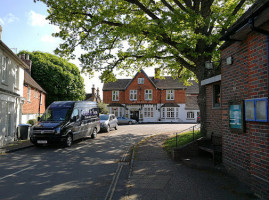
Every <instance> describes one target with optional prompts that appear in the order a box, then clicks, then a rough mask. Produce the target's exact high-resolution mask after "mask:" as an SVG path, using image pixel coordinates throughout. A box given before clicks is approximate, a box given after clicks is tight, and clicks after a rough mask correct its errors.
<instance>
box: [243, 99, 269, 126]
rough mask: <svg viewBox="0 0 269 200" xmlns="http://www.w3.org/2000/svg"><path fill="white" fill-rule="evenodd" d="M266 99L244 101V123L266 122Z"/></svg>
mask: <svg viewBox="0 0 269 200" xmlns="http://www.w3.org/2000/svg"><path fill="white" fill-rule="evenodd" d="M267 109H268V99H267V98H260V99H248V100H245V112H246V114H245V119H246V121H257V122H267V121H268V111H267Z"/></svg>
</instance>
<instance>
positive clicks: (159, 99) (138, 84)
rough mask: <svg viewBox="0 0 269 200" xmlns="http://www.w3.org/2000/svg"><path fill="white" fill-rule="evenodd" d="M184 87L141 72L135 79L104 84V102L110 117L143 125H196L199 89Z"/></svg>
mask: <svg viewBox="0 0 269 200" xmlns="http://www.w3.org/2000/svg"><path fill="white" fill-rule="evenodd" d="M191 82H192V84H193V85H192V86H188V87H186V86H184V85H183V83H181V82H179V80H178V79H173V78H172V77H165V79H155V78H154V77H148V76H147V74H146V73H145V72H144V71H143V70H141V71H140V72H138V73H137V74H136V75H135V76H134V78H133V79H118V80H117V81H116V82H110V83H105V84H104V87H103V101H104V103H106V104H109V105H108V106H109V109H110V112H111V113H114V114H115V115H116V116H126V117H130V118H133V119H136V120H137V121H143V122H157V121H162V122H196V119H197V114H198V115H199V109H198V105H197V95H198V85H197V83H196V82H195V81H191Z"/></svg>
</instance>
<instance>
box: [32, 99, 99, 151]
mask: <svg viewBox="0 0 269 200" xmlns="http://www.w3.org/2000/svg"><path fill="white" fill-rule="evenodd" d="M99 131H100V121H99V113H98V107H97V103H96V102H90V101H77V102H76V101H56V102H53V103H52V104H51V105H50V106H49V107H48V108H47V109H46V111H45V113H44V114H43V115H42V117H41V118H40V119H39V121H38V123H37V124H35V125H34V126H33V127H32V129H31V133H30V140H31V142H32V143H33V144H34V145H36V146H40V145H44V144H50V143H56V144H59V143H63V144H65V146H68V147H69V146H71V145H72V143H73V141H74V140H77V139H80V138H84V137H87V136H90V137H91V138H95V137H96V136H97V133H98V132H99Z"/></svg>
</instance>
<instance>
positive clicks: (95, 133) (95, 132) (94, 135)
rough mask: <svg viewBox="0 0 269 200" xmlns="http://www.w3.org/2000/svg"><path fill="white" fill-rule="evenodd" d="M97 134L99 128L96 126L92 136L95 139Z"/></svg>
mask: <svg viewBox="0 0 269 200" xmlns="http://www.w3.org/2000/svg"><path fill="white" fill-rule="evenodd" d="M96 136H97V129H96V128H94V129H93V132H92V135H91V138H92V139H94V138H96Z"/></svg>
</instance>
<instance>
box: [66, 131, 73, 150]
mask: <svg viewBox="0 0 269 200" xmlns="http://www.w3.org/2000/svg"><path fill="white" fill-rule="evenodd" d="M72 143H73V138H72V135H71V134H68V135H67V137H66V140H65V146H66V147H71V146H72Z"/></svg>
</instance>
